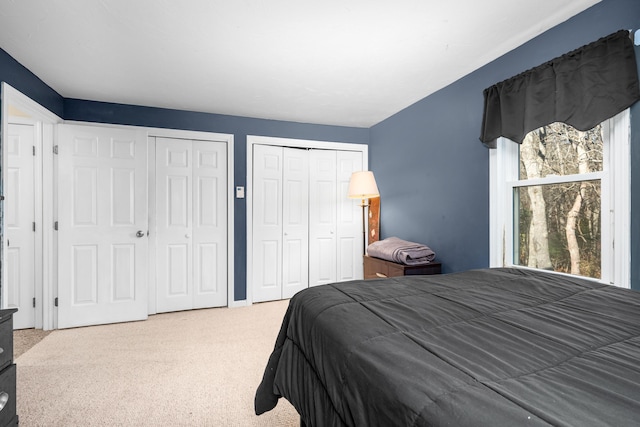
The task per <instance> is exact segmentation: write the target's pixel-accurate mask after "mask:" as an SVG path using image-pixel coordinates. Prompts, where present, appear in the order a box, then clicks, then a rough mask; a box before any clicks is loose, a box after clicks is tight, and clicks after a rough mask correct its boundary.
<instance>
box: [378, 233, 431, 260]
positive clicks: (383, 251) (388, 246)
mask: <svg viewBox="0 0 640 427" xmlns="http://www.w3.org/2000/svg"><path fill="white" fill-rule="evenodd" d="M367 253H368V255H369V256H372V257H375V258H382V259H385V260H387V261H392V262H397V263H400V264H406V265H420V264H428V263H430V262H431V261H433V260H434V259H435V257H436V253H435V252H433V251H432V250H431V248H429V247H428V246H425V245H422V244H420V243H414V242H409V241H406V240H402V239H399V238H397V237H388V238H386V239H383V240H379V241H377V242H373V243H372V244H370V245H369V247H368V248H367Z"/></svg>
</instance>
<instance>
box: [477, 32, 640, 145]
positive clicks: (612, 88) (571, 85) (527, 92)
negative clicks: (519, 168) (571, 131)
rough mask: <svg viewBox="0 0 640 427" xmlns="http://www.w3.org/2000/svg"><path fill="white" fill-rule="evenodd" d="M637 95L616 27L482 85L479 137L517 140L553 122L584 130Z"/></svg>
mask: <svg viewBox="0 0 640 427" xmlns="http://www.w3.org/2000/svg"><path fill="white" fill-rule="evenodd" d="M639 99H640V87H639V85H638V70H637V64H636V59H635V51H634V48H633V43H632V41H631V39H630V38H629V32H628V31H626V30H621V31H618V32H616V33H614V34H611V35H609V36H607V37H603V38H601V39H599V40H597V41H595V42H593V43H591V44H588V45H586V46H583V47H581V48H579V49H576V50H574V51H572V52H569V53H567V54H565V55H562V56H560V57H558V58H556V59H553V60H551V61H549V62H547V63H545V64H542V65H540V66H538V67H536V68H533V69H531V70H529V71H525V72H524V73H522V74H518V75H517V76H514V77H512V78H510V79H507V80H504V81H502V82H500V83H497V84H495V85H493V86H491V87H488V88H487V89H485V90H484V117H483V121H482V133H481V135H480V140H481V141H482V142H483V143H484V144H485V145H487V146H488V147H490V148H494V147H495V141H496V139H497V138H498V137H500V136H504V137H506V138H509V139H511V140H513V141H516V142H518V143H521V142H522V140H523V139H524V136H525V135H526V134H527V133H529V132H531V131H532V130H534V129H537V128H539V127H541V126H545V125H548V124H550V123H554V122H563V123H566V124H568V125H571V126H573V127H575V128H576V129H578V130H582V131H586V130H589V129H591V128H593V127H594V126H596V125H597V124H598V123H601V122H602V121H604V120H606V119H608V118H610V117H613V116H615V115H616V114H618V113H619V112H621V111H623V110H624V109H626V108H628V107H629V106H631V104H633V103H634V102H636V101H637V100H639Z"/></svg>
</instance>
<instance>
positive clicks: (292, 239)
mask: <svg viewBox="0 0 640 427" xmlns="http://www.w3.org/2000/svg"><path fill="white" fill-rule="evenodd" d="M253 150H254V152H253V188H254V190H253V192H254V194H253V215H252V217H253V236H254V237H253V244H252V247H253V254H252V259H253V269H252V271H253V277H252V283H253V301H254V302H260V301H272V300H279V299H283V298H291V297H292V296H293V295H295V294H296V293H297V292H298V291H300V290H302V289H305V288H307V287H308V286H309V264H308V252H309V249H308V248H309V235H308V232H309V203H308V200H309V199H308V197H309V195H308V191H309V170H308V164H309V160H308V157H309V156H308V151H307V150H304V149H296V148H289V147H278V146H270V145H254V147H253Z"/></svg>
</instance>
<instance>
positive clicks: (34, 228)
mask: <svg viewBox="0 0 640 427" xmlns="http://www.w3.org/2000/svg"><path fill="white" fill-rule="evenodd" d="M33 231H36V223H35V222H34V223H33Z"/></svg>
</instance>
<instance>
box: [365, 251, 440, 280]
mask: <svg viewBox="0 0 640 427" xmlns="http://www.w3.org/2000/svg"><path fill="white" fill-rule="evenodd" d="M440 268H441V264H440V263H439V262H432V263H430V264H424V265H404V264H397V263H395V262H391V261H387V260H384V259H380V258H373V257H370V256H368V255H365V256H364V278H365V279H379V278H384V277H397V276H410V275H417V274H440Z"/></svg>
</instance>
